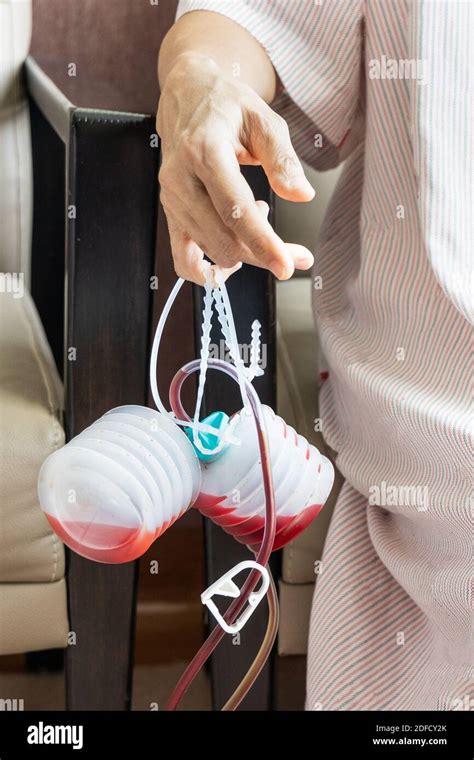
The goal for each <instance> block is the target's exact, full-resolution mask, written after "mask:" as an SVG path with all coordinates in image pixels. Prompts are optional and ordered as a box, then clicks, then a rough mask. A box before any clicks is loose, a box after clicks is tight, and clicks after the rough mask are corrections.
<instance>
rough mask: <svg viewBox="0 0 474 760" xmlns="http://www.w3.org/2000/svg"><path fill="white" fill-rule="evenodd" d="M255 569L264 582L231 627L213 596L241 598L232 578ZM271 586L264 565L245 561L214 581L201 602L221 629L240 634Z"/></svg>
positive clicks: (204, 592)
mask: <svg viewBox="0 0 474 760" xmlns="http://www.w3.org/2000/svg"><path fill="white" fill-rule="evenodd" d="M248 568H249V569H250V568H253V569H254V570H258V571H259V573H260V574H261V576H262V582H261V584H260V587H259V588H258V589H257V590H256V591H252V593H251V594H250V596H249V598H248V605H247V607H246V608H245V609H244V611H243V612H242V613H241V615H240V616H239V617H238V618H237V620H236V621H235V623H232V625H229V624H228V623H226V621H225V620H224V618H223V617H222V615H221V613H220V612H219V610H218V609H217V606H216V604H215V603H214V602H213V600H212V597H213V596H232V597H234V599H237V597H239V596H240V589H239V587H238V586H237V584H236V583H234V581H233V580H232V578H233V577H234V576H235V575H238V574H239V573H240V572H242V570H247V569H248ZM269 585H270V576H269V573H268V570H267V568H266V567H264V566H263V565H259V563H258V562H255V561H254V560H252V559H248V560H245V561H244V562H239V564H238V565H236V566H235V567H233V568H232V570H228V571H227V572H226V573H224V575H222V576H221V577H220V578H219V579H218V580H217V581H214V583H212V584H211V585H210V586H209V588H207V589H206V590H205V591H203V592H202V594H201V601H202V603H203V604H205V605H206V607H207V608H208V610H209V612H212V614H213V615H214V617H215V619H216V620H217V622H218V623H219V625H220V627H221V628H223V629H224V631H225V632H226V633H238V632H239V631H241V630H242V628H243V627H244V625H245V624H246V622H247V620H248V619H249V618H250V616H251V615H252V613H253V611H254V610H255V608H256V607H257V606H258V605H259V604H260V602H261V601H262V599H263V597H264V596H265V594H266V593H267V591H268V587H269Z"/></svg>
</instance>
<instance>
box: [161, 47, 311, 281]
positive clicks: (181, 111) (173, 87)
mask: <svg viewBox="0 0 474 760" xmlns="http://www.w3.org/2000/svg"><path fill="white" fill-rule="evenodd" d="M157 131H158V134H159V135H160V137H161V149H162V164H161V169H160V174H159V181H160V187H161V202H162V205H163V208H164V210H165V213H166V217H167V220H168V227H169V232H170V240H171V249H172V253H173V259H174V266H175V270H176V273H177V275H178V276H180V277H183V278H184V279H187V280H191V281H193V282H196V283H198V284H203V283H204V272H203V267H202V262H203V258H204V254H205V255H206V256H208V257H209V258H210V259H211V260H212V261H213V262H214V263H215V264H217V265H218V266H219V267H221V268H222V270H223V273H224V276H226V277H228V276H229V275H230V274H231V273H232V272H234V271H236V269H239V268H240V266H241V265H242V262H246V263H248V264H254V265H255V266H259V267H264V268H266V269H269V270H270V271H271V272H273V274H275V276H276V277H278V278H279V279H283V280H284V279H288V278H289V277H291V275H292V274H293V272H294V270H295V268H296V269H309V268H310V267H311V266H312V264H313V256H312V254H311V252H310V251H309V250H308V249H307V248H305V247H304V246H301V245H296V244H291V243H285V242H283V241H282V240H281V239H280V238H279V237H278V235H277V234H276V233H275V231H274V230H273V228H272V227H271V225H270V223H269V222H268V220H267V218H266V215H267V211H268V206H267V204H265V203H263V202H262V201H256V200H255V198H254V196H253V193H252V191H251V189H250V187H249V185H248V184H247V182H246V181H245V179H244V177H243V176H242V174H241V171H240V165H245V164H253V165H259V164H261V165H262V167H263V169H264V171H265V173H266V175H267V177H268V180H269V183H270V185H271V187H272V188H273V190H274V191H275V192H276V193H277V194H278V195H279V196H280V197H282V198H285V199H286V200H290V201H297V202H299V201H309V200H311V199H312V198H313V197H314V190H313V188H312V187H311V185H310V184H309V182H308V180H307V179H306V177H305V175H304V171H303V168H302V166H301V164H300V162H299V160H298V158H297V156H296V153H295V151H294V149H293V146H292V144H291V140H290V137H289V132H288V127H287V124H286V122H285V121H284V119H282V118H281V117H280V116H279V115H278V114H276V113H275V112H274V111H273V110H272V109H271V108H270V106H268V105H267V104H266V103H265V102H264V100H262V99H261V98H260V97H259V96H258V95H257V94H256V92H255V91H254V90H253V89H252V88H251V87H249V86H247V85H246V84H243V83H242V82H239V81H238V80H237V79H235V78H233V77H232V78H231V77H228V76H224V75H223V73H222V71H221V69H220V68H219V67H218V66H217V64H216V63H214V61H212V60H211V59H209V58H207V57H206V56H202V55H195V54H192V55H191V54H186V55H183V56H180V57H179V58H178V59H177V62H176V63H175V65H174V66H173V68H172V69H171V71H170V72H169V74H168V76H167V78H166V81H165V84H164V87H163V91H162V94H161V99H160V103H159V108H158V115H157Z"/></svg>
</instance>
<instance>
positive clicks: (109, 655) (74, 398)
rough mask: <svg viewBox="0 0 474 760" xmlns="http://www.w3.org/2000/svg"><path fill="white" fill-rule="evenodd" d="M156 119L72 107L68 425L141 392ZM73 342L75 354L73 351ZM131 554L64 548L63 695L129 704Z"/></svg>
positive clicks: (72, 700)
mask: <svg viewBox="0 0 474 760" xmlns="http://www.w3.org/2000/svg"><path fill="white" fill-rule="evenodd" d="M153 130H154V125H153V120H152V119H150V118H145V117H136V118H131V117H127V116H120V115H117V114H114V113H107V112H93V111H81V110H77V111H76V112H75V113H74V114H73V117H72V125H71V140H70V145H69V152H68V156H69V161H68V183H67V186H68V198H67V204H68V205H74V206H75V208H76V219H72V220H70V221H69V222H68V228H67V266H66V281H67V309H66V314H67V337H66V348H65V357H66V362H65V380H66V388H65V390H66V429H67V436H68V438H71V437H72V436H74V435H76V434H77V433H79V432H80V431H81V430H82V429H83V428H84V427H86V426H87V425H89V424H90V423H91V422H93V421H94V420H95V419H97V417H99V416H100V415H102V414H103V413H104V412H106V411H107V410H108V409H111V408H112V407H114V406H118V405H120V404H126V403H138V404H144V403H146V396H147V366H148V345H149V337H150V336H149V322H150V314H151V300H152V291H151V290H150V277H151V275H152V273H153V261H154V246H155V239H154V236H155V221H156V220H155V209H156V175H157V168H158V151H157V150H156V149H153V148H152V147H150V134H151V133H152V132H153ZM71 349H75V350H76V352H77V353H76V359H75V360H72V361H71V360H68V352H69V358H70V350H71ZM136 584H137V563H128V564H125V565H102V564H97V563H94V562H90V561H88V560H84V559H83V558H81V557H79V556H78V555H76V554H74V553H72V552H71V553H69V567H68V588H69V614H70V625H71V630H72V631H74V633H75V634H76V637H77V643H76V645H75V646H70V647H69V648H68V652H67V665H66V670H67V704H68V707H69V709H73V710H81V709H88V710H98V709H105V710H123V709H127V708H129V707H130V704H131V675H132V666H133V658H132V652H133V643H134V630H135V607H136Z"/></svg>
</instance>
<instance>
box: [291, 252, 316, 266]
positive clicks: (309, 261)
mask: <svg viewBox="0 0 474 760" xmlns="http://www.w3.org/2000/svg"><path fill="white" fill-rule="evenodd" d="M294 261H295V267H297V268H298V269H309V268H310V267H312V266H313V264H314V256H313V255H312V254H311V253H302V254H300V255H298V256H295V259H294Z"/></svg>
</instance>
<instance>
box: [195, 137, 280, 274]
mask: <svg viewBox="0 0 474 760" xmlns="http://www.w3.org/2000/svg"><path fill="white" fill-rule="evenodd" d="M194 170H195V171H196V174H197V176H198V177H199V179H200V180H201V182H202V183H203V185H204V186H205V188H206V190H207V192H208V194H209V197H210V199H211V201H212V205H213V206H214V208H215V209H216V211H217V213H218V214H219V216H220V218H221V220H222V222H223V224H224V225H225V226H226V227H228V228H229V229H230V230H231V231H232V233H233V234H234V236H235V237H236V238H237V239H238V240H240V241H242V242H243V243H244V244H245V245H246V246H247V248H248V249H249V250H250V251H251V253H252V254H253V257H255V259H254V261H255V262H258V265H259V266H262V267H265V268H266V269H269V270H270V271H271V272H273V274H274V275H275V276H276V277H278V278H279V279H281V280H283V279H288V278H289V277H291V275H292V274H293V272H294V264H293V259H292V257H291V255H290V253H289V251H288V249H287V247H286V245H285V243H284V242H283V241H282V240H281V239H280V238H279V237H278V235H277V234H276V232H275V231H274V230H273V228H272V226H271V225H270V224H269V222H268V221H267V220H266V219H265V218H264V217H263V216H262V215H261V214H260V213H259V211H258V208H257V205H256V202H255V198H254V196H253V193H252V191H251V189H250V187H249V185H248V184H247V182H246V180H245V178H244V177H243V175H242V174H241V172H240V167H239V163H238V161H237V159H236V156H235V152H234V149H233V147H232V146H230V145H229V144H228V143H220V144H216V145H214V146H213V147H212V148H210V149H209V150H208V151H207V160H206V161H201V162H199V163H198V164H195V166H194ZM254 261H251V262H250V263H254Z"/></svg>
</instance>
